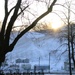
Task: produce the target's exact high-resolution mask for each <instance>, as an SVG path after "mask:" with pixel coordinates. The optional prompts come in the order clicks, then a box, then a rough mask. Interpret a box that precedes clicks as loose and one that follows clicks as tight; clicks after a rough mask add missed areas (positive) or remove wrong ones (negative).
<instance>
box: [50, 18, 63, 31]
mask: <svg viewBox="0 0 75 75" xmlns="http://www.w3.org/2000/svg"><path fill="white" fill-rule="evenodd" d="M51 27H52V29H55V30H56V29H59V28H61V27H62V22H61V21H60V20H58V19H56V20H52V21H51Z"/></svg>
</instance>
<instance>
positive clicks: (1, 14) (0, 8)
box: [0, 0, 70, 24]
mask: <svg viewBox="0 0 75 75" xmlns="http://www.w3.org/2000/svg"><path fill="white" fill-rule="evenodd" d="M57 1H58V2H60V3H64V1H67V0H57ZM68 1H70V0H68ZM34 5H35V4H34ZM34 5H33V7H34ZM39 7H40V8H39ZM54 9H55V10H56V9H57V10H61V9H62V7H60V6H55V7H54ZM37 11H39V12H38V14H42V12H44V11H45V8H43V5H41V4H40V5H39V6H37ZM3 17H4V0H0V20H1V21H2V20H3ZM54 19H55V20H54ZM45 20H46V21H54V22H55V21H56V20H57V21H60V19H59V18H58V16H56V15H54V14H49V15H48V16H47V17H46V18H45ZM17 22H18V23H19V24H21V22H20V21H17ZM17 22H16V23H17Z"/></svg>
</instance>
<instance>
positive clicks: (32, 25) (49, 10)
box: [10, 0, 57, 50]
mask: <svg viewBox="0 0 75 75" xmlns="http://www.w3.org/2000/svg"><path fill="white" fill-rule="evenodd" d="M56 1H57V0H54V1H53V2H52V4H51V6H50V7H49V8H48V10H47V11H46V12H44V13H43V14H42V15H40V16H39V17H38V18H37V19H36V20H35V21H34V22H33V23H32V24H31V25H30V26H29V27H27V28H26V29H25V30H23V31H22V32H21V33H20V34H19V35H18V36H17V37H16V38H15V40H14V41H13V43H12V44H10V47H12V50H13V48H14V46H15V44H16V43H17V41H18V40H19V39H20V38H21V37H22V36H23V35H24V34H25V33H26V32H28V31H29V30H30V29H32V28H33V27H34V26H35V25H36V24H37V22H38V21H39V20H41V19H42V18H43V17H45V16H46V15H47V14H49V13H50V12H51V11H52V8H53V6H54V5H55V3H56Z"/></svg>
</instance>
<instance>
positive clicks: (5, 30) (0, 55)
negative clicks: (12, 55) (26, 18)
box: [0, 0, 57, 65]
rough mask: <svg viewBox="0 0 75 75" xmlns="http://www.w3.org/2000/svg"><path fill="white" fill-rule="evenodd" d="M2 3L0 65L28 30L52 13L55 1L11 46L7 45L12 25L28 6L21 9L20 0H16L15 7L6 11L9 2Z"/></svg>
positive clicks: (7, 0) (54, 0) (6, 0)
mask: <svg viewBox="0 0 75 75" xmlns="http://www.w3.org/2000/svg"><path fill="white" fill-rule="evenodd" d="M4 1H5V16H4V20H3V23H2V28H1V32H0V65H1V64H2V62H3V61H4V60H5V55H6V54H7V53H8V52H10V51H12V50H13V48H14V46H15V45H16V43H17V42H18V40H19V39H20V38H21V37H22V36H23V35H24V34H25V33H26V32H28V31H29V30H30V29H32V28H33V27H34V26H35V25H36V24H37V22H38V21H39V20H41V19H42V18H43V17H45V16H46V15H47V14H49V13H50V12H51V11H52V9H53V6H54V5H55V3H56V1H57V0H53V2H52V3H51V4H50V6H49V7H48V10H47V11H46V12H44V13H42V14H41V15H40V16H39V17H38V18H36V19H35V20H34V21H33V22H32V24H30V25H29V26H28V27H27V28H26V29H24V30H23V31H22V32H21V33H20V34H18V35H17V37H16V38H15V39H14V41H13V42H12V43H11V44H10V43H9V41H10V35H11V31H12V28H13V25H14V23H15V21H16V19H17V18H18V16H19V15H21V14H22V13H23V12H24V10H26V9H27V8H28V7H29V5H26V6H25V7H23V8H21V5H22V0H17V2H16V4H15V6H13V7H12V8H11V9H10V10H9V11H8V2H9V0H4ZM20 10H21V11H20ZM12 11H13V14H12V16H11V18H10V20H9V22H8V24H7V21H8V17H9V16H10V13H11V12H12Z"/></svg>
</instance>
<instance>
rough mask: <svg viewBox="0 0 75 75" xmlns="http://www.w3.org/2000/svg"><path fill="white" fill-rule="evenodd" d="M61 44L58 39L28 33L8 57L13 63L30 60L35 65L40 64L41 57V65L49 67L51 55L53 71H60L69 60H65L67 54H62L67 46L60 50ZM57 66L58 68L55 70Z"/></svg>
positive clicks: (46, 35)
mask: <svg viewBox="0 0 75 75" xmlns="http://www.w3.org/2000/svg"><path fill="white" fill-rule="evenodd" d="M64 42H65V41H64ZM64 42H63V43H64ZM61 44H62V43H59V40H58V39H57V38H56V37H51V36H50V35H48V34H42V33H37V32H28V33H26V34H25V35H24V36H23V37H22V38H21V39H20V40H19V41H18V43H17V44H16V46H15V48H14V50H13V51H12V52H10V53H8V54H7V57H8V59H9V62H13V61H15V60H16V59H17V58H21V59H22V58H28V59H30V62H31V64H33V65H35V64H38V63H39V57H40V64H41V65H43V64H46V65H48V64H49V53H50V61H51V62H50V64H51V69H52V70H60V69H61V67H63V65H64V61H65V60H66V59H67V58H65V57H67V52H66V53H65V54H62V53H63V52H64V51H65V50H66V46H62V47H60V48H58V47H59V46H60V45H61ZM55 66H56V68H54V67H55Z"/></svg>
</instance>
